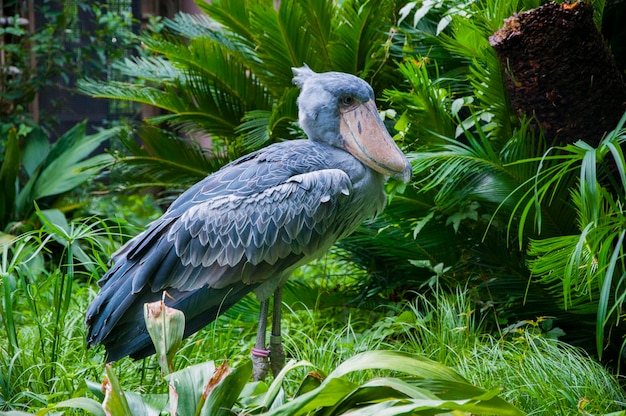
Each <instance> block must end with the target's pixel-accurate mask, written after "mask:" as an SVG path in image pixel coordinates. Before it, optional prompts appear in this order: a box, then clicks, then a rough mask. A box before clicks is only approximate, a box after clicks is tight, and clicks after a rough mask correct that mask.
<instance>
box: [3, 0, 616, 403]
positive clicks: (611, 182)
mask: <svg viewBox="0 0 626 416" xmlns="http://www.w3.org/2000/svg"><path fill="white" fill-rule="evenodd" d="M199 5H200V7H201V8H202V9H203V10H204V11H205V12H206V13H207V16H210V17H207V16H204V15H198V16H190V15H185V14H179V15H177V16H176V17H174V18H173V19H164V20H163V21H161V22H160V24H159V26H158V27H159V28H162V29H161V30H160V31H158V32H150V33H145V34H143V35H141V36H140V37H139V39H138V40H140V41H141V42H142V44H143V45H145V47H146V52H145V54H144V53H142V54H139V55H138V56H136V57H133V58H125V59H123V60H121V61H118V62H117V63H116V64H115V68H116V70H117V71H119V74H121V76H122V78H123V79H124V81H115V80H113V81H111V80H109V81H101V80H94V79H87V80H85V81H83V82H82V83H81V84H80V88H81V89H82V91H83V92H85V93H88V94H91V95H94V96H98V97H105V98H113V99H117V100H130V101H133V102H137V103H141V104H149V105H151V106H154V107H156V108H158V109H159V111H160V112H159V113H158V114H157V115H155V116H153V117H151V118H149V119H147V120H146V121H145V122H142V123H138V124H136V125H132V126H130V128H128V129H127V128H118V129H115V130H112V131H108V132H100V133H96V134H95V135H86V134H85V131H84V126H83V125H79V126H77V127H76V128H75V129H73V130H72V131H70V132H69V133H67V135H66V136H63V137H62V138H61V139H60V140H59V141H58V142H57V143H55V144H54V145H52V146H50V145H47V143H48V142H47V138H46V137H44V136H41V137H39V136H37V135H36V134H34V133H33V131H34V130H28V128H27V126H24V125H22V126H21V127H20V125H17V124H15V125H14V124H11V125H10V126H8V125H7V126H8V127H7V128H6V133H7V135H6V142H5V143H6V145H5V148H4V156H3V159H2V160H3V163H2V165H1V167H0V189H1V190H3V192H4V193H3V195H5V197H4V196H3V198H2V199H0V223H1V224H2V227H3V229H4V231H5V232H6V231H9V232H11V233H12V235H10V236H6V235H5V236H4V239H3V241H2V242H0V278H1V280H0V289H1V291H0V294H1V302H0V339H6V340H7V343H2V344H0V411H1V410H7V411H8V410H26V409H39V413H40V414H45V413H47V412H58V411H63V410H67V411H73V410H71V409H74V410H75V411H81V410H82V411H86V412H88V413H93V414H104V413H103V410H102V406H101V404H102V403H103V402H104V406H105V407H107V406H108V409H109V410H111V411H112V412H113V414H131V413H133V412H134V413H135V414H140V413H141V414H157V415H158V414H161V413H163V412H171V411H172V406H175V403H178V406H179V407H178V409H179V410H180V411H181V414H183V413H184V412H189V413H193V414H213V413H210V412H211V410H210V409H217V408H220V409H221V410H223V411H224V412H225V414H228V413H232V412H239V413H246V414H320V415H321V414H342V413H346V412H351V413H349V414H371V413H372V412H379V411H380V412H381V413H382V414H437V413H450V412H457V413H458V412H462V413H461V414H469V413H471V414H481V412H482V413H483V414H484V413H490V412H491V413H498V414H519V413H520V411H518V410H517V409H516V408H514V407H513V406H516V407H517V408H519V409H521V411H525V412H528V413H532V414H546V415H548V414H549V415H554V414H562V415H569V414H574V413H581V414H611V412H614V414H623V412H622V413H618V412H619V411H620V410H623V404H624V403H625V402H626V397H625V396H624V393H623V391H622V389H621V387H620V386H619V384H618V383H617V381H616V379H615V378H614V377H613V376H612V375H611V374H609V372H607V370H605V369H604V368H602V367H601V366H600V365H599V364H598V363H597V362H596V361H595V360H594V359H593V358H590V356H589V355H587V353H585V352H582V350H579V349H577V348H576V347H572V346H570V345H568V344H565V343H564V342H563V340H566V341H568V342H571V343H574V344H577V345H582V346H584V347H585V348H586V350H587V352H588V353H590V354H596V355H597V356H600V357H601V358H603V359H604V360H606V361H607V362H610V363H611V365H612V366H615V367H618V366H619V360H620V358H619V357H620V345H621V343H622V336H623V330H622V329H621V328H622V326H623V323H622V322H621V321H622V320H623V316H622V315H621V310H622V309H623V306H624V305H623V304H624V296H625V295H624V293H625V292H624V290H623V287H624V273H625V272H626V269H625V266H624V253H623V240H624V237H625V234H626V233H625V232H624V225H623V224H624V223H625V221H624V214H623V212H622V199H623V197H624V192H625V190H626V167H625V166H626V163H625V161H624V156H623V152H622V150H621V145H622V142H623V141H624V139H625V138H626V130H625V129H624V123H625V122H626V121H625V120H622V121H620V122H619V123H618V121H617V120H616V129H615V130H614V131H613V132H607V135H606V137H605V138H604V140H602V142H601V143H600V145H599V146H598V147H597V148H593V147H591V146H589V145H587V144H585V143H584V142H577V143H571V144H569V145H564V146H560V147H556V146H553V144H552V143H548V142H546V140H545V138H544V137H543V136H542V134H541V132H540V131H536V130H534V129H533V128H532V127H531V126H532V123H531V121H530V120H528V119H526V118H524V117H523V116H520V115H518V114H517V113H516V112H515V110H514V109H512V108H511V105H510V104H509V101H508V97H507V92H506V88H505V82H504V80H505V78H504V77H505V71H504V68H502V67H501V64H500V62H499V61H498V59H497V57H496V55H495V53H494V51H493V50H492V48H491V47H490V46H489V43H488V37H489V36H490V35H491V34H492V33H493V32H494V31H495V30H496V29H498V28H499V27H500V26H501V25H502V21H503V19H504V18H506V17H508V16H510V15H512V14H514V13H516V12H519V11H521V10H527V9H529V8H533V7H537V6H538V5H539V2H536V1H533V0H528V1H517V0H509V1H504V2H492V1H468V2H459V1H449V0H437V1H430V0H428V1H427V0H425V1H416V2H407V3H405V4H396V3H395V2H393V1H387V0H385V1H380V2H378V1H361V0H344V1H341V2H340V1H338V2H318V1H304V2H302V1H295V0H283V1H281V2H280V7H278V8H274V7H272V6H273V2H271V1H269V0H255V1H236V0H221V1H218V0H214V1H213V2H211V4H209V3H206V2H199ZM600 6H601V5H600ZM598 13H600V14H601V13H602V7H598V8H597V10H596V15H597V14H598ZM303 64H308V65H309V66H310V67H311V68H313V69H314V70H316V71H327V70H336V71H344V72H350V73H354V74H357V75H359V76H361V77H363V78H365V79H366V80H368V81H369V82H370V83H372V84H373V86H374V89H375V91H376V92H377V93H378V94H379V97H378V99H379V104H380V107H381V109H382V110H383V111H382V112H381V115H382V116H384V117H385V121H386V123H387V124H388V126H389V127H390V129H392V128H393V129H395V138H396V140H397V142H398V143H399V144H400V145H401V146H402V147H403V149H404V150H405V151H406V152H407V153H408V155H409V157H410V159H411V162H412V165H413V168H414V180H413V182H412V183H411V184H410V185H408V186H406V187H404V188H402V187H399V186H398V185H397V184H395V183H390V185H389V188H388V191H389V194H390V204H389V206H388V208H387V209H386V211H385V213H384V214H383V215H381V216H380V217H379V218H377V219H376V220H375V221H372V222H370V223H368V224H366V225H364V226H363V227H361V228H360V229H359V231H358V232H357V233H355V235H353V236H351V237H350V238H348V239H345V240H344V241H343V242H342V243H341V244H340V245H339V246H338V247H336V248H335V249H334V250H333V252H332V253H331V254H329V255H328V256H327V257H326V258H325V259H323V260H322V261H320V262H319V263H316V264H313V265H310V266H307V267H305V268H303V269H302V270H300V271H299V272H297V273H296V275H295V276H294V279H292V281H290V283H289V285H288V286H287V287H286V288H285V298H284V302H285V306H286V307H288V308H289V311H290V313H289V314H287V316H286V317H285V323H284V327H285V328H286V331H287V334H286V337H285V344H286V350H287V354H288V356H289V357H291V358H293V360H294V361H292V362H291V363H290V364H289V365H288V366H287V367H286V369H285V371H284V372H283V373H281V374H280V375H279V376H278V377H277V378H276V379H274V380H272V381H271V382H270V383H268V384H265V383H249V382H248V380H249V378H250V377H249V361H247V359H246V358H245V357H247V355H248V354H249V347H250V345H251V343H252V342H251V340H252V337H253V335H252V333H253V331H254V322H253V319H252V318H251V317H253V316H256V314H257V309H258V304H257V303H256V300H255V299H254V298H252V297H249V298H246V299H244V300H243V301H242V302H240V303H239V304H237V305H236V306H235V307H233V308H232V309H231V310H229V311H228V313H227V314H226V316H224V317H222V318H220V319H219V320H218V321H217V322H215V323H213V324H212V325H211V326H210V327H209V328H207V329H206V330H204V331H201V332H199V333H197V334H195V335H194V336H192V337H191V338H190V339H188V340H185V341H184V342H182V343H180V344H179V345H177V348H178V351H177V352H176V353H175V354H174V353H173V352H170V351H169V350H168V351H167V352H166V353H165V355H164V358H162V359H160V360H159V359H155V358H152V359H147V360H143V361H141V362H131V361H129V360H122V361H120V362H118V363H116V364H115V365H114V366H108V367H104V360H105V358H104V354H103V351H102V350H100V349H95V350H89V351H88V350H86V347H85V341H84V336H85V334H84V331H85V329H84V326H83V316H84V311H85V309H86V305H87V303H88V301H89V299H91V298H93V296H94V290H95V285H94V282H95V281H96V280H97V278H98V276H101V275H102V272H103V270H105V269H106V268H107V267H108V266H107V264H106V263H107V261H108V259H109V258H110V255H111V253H112V252H113V251H114V250H115V249H116V248H117V247H119V246H120V244H121V242H122V241H124V240H125V239H126V238H127V237H128V235H129V234H134V233H136V232H137V230H134V229H132V228H131V227H128V226H127V223H128V222H133V223H137V224H142V225H145V223H146V222H147V221H149V220H150V219H151V218H154V216H157V215H158V214H159V209H158V207H156V206H155V203H154V202H153V201H152V199H151V197H150V196H149V195H148V196H146V194H143V195H141V196H138V195H134V196H131V197H129V198H128V199H126V200H125V199H124V196H123V193H119V194H116V196H111V195H109V196H108V197H107V198H108V199H101V200H98V202H95V201H96V200H95V199H94V198H91V197H90V198H89V199H90V201H89V202H88V203H85V201H81V204H74V202H75V201H76V200H77V198H79V199H81V198H82V195H86V192H85V191H84V187H83V191H81V192H83V193H82V194H81V193H77V194H74V196H69V197H68V195H67V193H66V191H68V190H72V189H74V190H75V189H76V188H77V187H82V185H83V184H84V183H85V182H86V181H87V180H88V179H89V178H92V177H93V174H94V173H96V172H99V171H100V169H102V168H103V167H105V166H107V167H109V168H110V169H109V170H108V171H107V173H108V174H107V184H108V185H109V187H108V188H107V190H132V191H136V190H138V189H149V190H151V191H154V190H155V189H158V190H162V192H159V194H158V195H159V199H158V200H157V201H158V202H159V203H163V204H164V205H165V204H166V203H167V199H166V198H165V199H161V198H162V197H169V196H173V195H176V194H177V193H178V192H179V190H181V189H183V188H185V187H187V186H188V185H190V184H191V183H193V182H195V181H197V180H198V179H199V178H202V177H204V176H205V175H206V174H207V173H208V172H211V171H214V170H216V169H218V168H219V167H221V166H222V165H224V164H225V163H227V162H228V161H229V160H232V158H234V157H238V156H240V155H242V154H244V153H246V152H249V151H252V150H254V149H256V148H258V147H260V146H264V145H267V144H269V143H272V142H276V141H280V140H288V139H292V138H298V137H302V136H303V133H302V132H301V131H300V130H299V128H298V126H297V123H296V120H297V108H296V104H295V99H296V96H297V93H298V91H297V89H296V88H295V87H294V86H293V85H292V83H291V77H292V75H291V70H290V68H291V67H298V66H301V65H303ZM113 135H114V136H115V139H117V140H119V142H121V143H122V144H123V147H124V150H120V151H113V152H111V153H107V154H100V153H97V151H96V154H95V155H94V154H93V151H95V150H96V149H98V148H99V147H98V146H99V145H100V144H101V143H102V142H103V141H104V140H105V139H108V138H111V137H112V136H113ZM135 135H136V136H135ZM137 137H138V138H139V139H140V141H137V140H136V139H137ZM197 137H200V138H203V139H204V140H203V143H205V144H206V143H207V140H206V139H207V137H208V138H209V139H210V145H209V146H204V147H203V146H201V145H200V144H199V142H196V141H195V138H197ZM561 139H563V138H561ZM565 139H566V138H565ZM44 142H45V144H46V146H36V145H37V144H44ZM561 142H567V140H562V141H561ZM91 185H92V186H94V185H93V184H91ZM101 186H102V185H101ZM76 195H79V196H78V197H77V196H76ZM60 196H63V198H59V197H60ZM113 198H119V199H113ZM82 199H85V198H82ZM103 201H104V202H103ZM111 201H116V204H117V203H120V202H121V206H116V207H114V208H112V207H111V206H106V205H107V204H108V205H110V204H111ZM78 205H80V207H79V206H78ZM70 210H71V211H74V212H81V213H83V214H85V213H86V214H96V213H97V214H100V215H103V216H104V217H108V216H110V217H118V218H116V219H115V220H102V219H99V218H97V217H95V216H91V215H89V216H87V217H86V218H78V219H76V220H68V219H66V217H65V215H63V214H64V213H67V212H69V211H70ZM123 217H125V218H123ZM143 217H145V218H143ZM25 219H27V220H28V221H24V220H25ZM24 224H33V225H32V226H31V225H24ZM19 233H22V234H21V235H20V236H17V237H16V235H17V234H19ZM620 323H621V324H622V325H618V324H620ZM557 338H559V339H560V340H558V339H557ZM207 346H209V347H207ZM224 357H226V358H227V362H228V363H232V367H227V366H226V365H222V366H220V365H217V364H215V363H216V362H217V361H221V360H222V359H223V358H224ZM242 357H244V358H242ZM431 360H435V361H436V362H437V363H434V362H433V361H431ZM227 368H228V369H227ZM611 369H613V367H611ZM427 370H428V371H427ZM103 371H104V373H105V377H106V381H105V383H104V385H101V383H100V380H101V378H102V373H103ZM162 373H163V374H169V375H167V376H166V377H165V378H164V377H162ZM213 374H215V378H214V379H212V378H211V377H213ZM220 374H221V376H220ZM170 382H172V384H173V385H174V386H175V388H174V389H172V390H170V387H169V385H170ZM445 386H447V387H449V388H450V389H449V390H447V393H446V391H445V389H443V388H442V387H445ZM477 386H479V387H477ZM102 387H104V390H105V392H106V393H105V394H103V393H101V391H100V389H101V388H102ZM205 387H207V389H206V391H205ZM452 387H454V388H452ZM211 389H213V391H212V392H211V393H210V394H209V390H211ZM122 392H123V394H122ZM175 393H176V394H175ZM203 393H206V394H204V395H203ZM176 395H178V399H176V398H175V397H176ZM188 397H190V399H189V400H187V399H186V398H188ZM168 403H169V404H168ZM116 406H119V407H116ZM68 409H70V410H68ZM116 409H117V410H116ZM133 409H134V410H133ZM137 409H141V410H137ZM120 412H121V413H120ZM124 412H125V413H124ZM129 412H130V413H129ZM203 412H204V413H203ZM298 412H299V413H298ZM307 412H309V413H307ZM185 414H186V413H185ZM455 414H456V413H455Z"/></svg>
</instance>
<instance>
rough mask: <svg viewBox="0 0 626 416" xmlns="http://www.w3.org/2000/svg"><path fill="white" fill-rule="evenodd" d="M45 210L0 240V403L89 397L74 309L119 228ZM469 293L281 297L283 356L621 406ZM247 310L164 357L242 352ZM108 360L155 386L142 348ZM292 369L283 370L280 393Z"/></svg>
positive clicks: (601, 409)
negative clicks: (354, 360)
mask: <svg viewBox="0 0 626 416" xmlns="http://www.w3.org/2000/svg"><path fill="white" fill-rule="evenodd" d="M46 221H48V222H49V224H47V225H45V226H44V228H43V229H42V231H41V232H37V233H32V234H28V235H25V236H22V237H20V238H19V239H16V240H13V241H12V242H11V243H9V244H5V245H3V246H2V247H0V277H1V279H0V339H1V340H2V342H0V411H4V410H14V409H17V410H25V409H29V410H36V409H45V408H48V407H49V406H50V405H51V404H53V403H58V402H60V401H63V400H66V399H69V398H73V397H84V396H90V395H91V393H90V392H89V391H90V390H89V388H88V384H87V383H94V382H95V383H100V381H101V379H102V374H103V367H104V363H105V355H104V351H103V349H102V348H95V349H91V350H87V349H86V343H85V327H84V311H85V310H86V307H87V304H88V302H89V300H90V299H92V298H93V297H94V296H95V287H94V284H93V283H94V281H95V280H96V279H97V276H99V275H100V274H101V273H102V271H103V270H104V268H105V267H106V265H105V261H103V259H106V258H108V257H109V255H110V253H111V252H112V251H113V250H114V248H115V247H116V246H118V245H119V242H118V241H116V240H117V239H119V238H121V235H122V234H123V232H122V230H121V229H118V228H115V229H111V227H110V225H109V224H108V223H106V222H101V221H94V220H93V219H90V220H85V221H81V222H76V223H73V224H62V225H61V226H59V225H58V224H54V223H53V222H51V220H50V218H47V219H46ZM46 221H44V224H45V223H46ZM51 265H52V266H51ZM299 278H300V279H307V276H306V275H305V274H304V275H301V276H299ZM317 278H319V276H318V277H317ZM298 285H299V284H296V285H295V286H294V287H295V288H298V287H300V286H298ZM335 292H337V291H336V289H335ZM339 292H340V291H339ZM309 295H311V294H308V295H307V296H309ZM335 295H336V293H335V294H334V295H333V296H335ZM319 296H326V295H324V294H323V293H321V294H319ZM294 299H297V298H295V297H294ZM471 299H472V297H471V296H470V294H469V293H468V292H467V291H459V292H458V293H454V294H444V293H435V294H434V295H433V296H431V297H428V298H427V297H425V296H421V295H419V296H416V298H415V300H414V301H412V302H411V303H409V304H404V305H396V306H395V307H389V306H386V307H383V306H381V307H379V308H378V309H377V310H373V311H372V310H362V309H350V308H348V307H346V306H334V307H333V308H328V307H326V308H321V309H320V308H318V307H315V306H311V305H324V304H328V302H323V301H312V302H307V305H308V307H304V306H303V304H302V302H301V301H296V300H294V301H292V303H290V304H285V305H284V306H285V313H284V315H283V316H284V323H283V327H284V331H285V336H284V344H285V349H286V352H287V355H288V357H289V358H294V359H296V360H307V361H310V362H312V363H313V364H315V366H316V367H318V368H320V369H323V370H324V371H325V372H327V373H330V372H331V371H332V370H333V369H334V368H336V367H337V366H338V365H339V364H340V363H342V362H345V361H346V360H347V359H348V358H350V357H352V356H354V355H355V354H358V353H360V352H365V351H372V350H397V351H405V352H409V353H413V354H420V355H423V356H425V357H427V358H430V359H433V360H435V361H438V362H440V363H442V364H445V365H447V366H449V367H451V368H453V369H454V370H456V371H457V372H458V373H459V374H461V375H462V376H463V377H465V378H466V379H467V380H469V381H471V382H472V383H474V384H475V385H477V386H481V387H483V388H486V389H493V388H500V389H502V394H501V395H502V397H503V398H505V399H506V400H508V401H509V402H511V403H512V404H514V405H516V406H518V407H519V408H521V409H522V410H524V411H526V412H527V413H528V414H531V415H571V414H579V413H582V414H606V413H609V412H615V411H619V410H622V409H623V408H624V406H625V403H626V395H625V394H624V391H623V390H622V389H621V388H620V385H619V383H618V381H617V380H616V378H615V377H614V376H613V375H611V374H610V373H609V372H608V371H607V370H605V369H604V368H603V367H602V366H600V365H599V364H598V363H597V362H595V361H594V360H593V359H591V358H590V357H588V356H587V355H586V354H585V353H584V352H582V351H581V350H579V349H576V348H573V347H571V346H568V345H566V344H564V343H562V342H560V341H558V340H554V339H549V338H548V337H546V336H545V334H542V333H541V332H540V331H536V330H530V329H528V330H525V329H524V326H520V329H518V331H517V332H515V333H514V335H511V334H503V335H497V334H496V335H490V334H488V332H487V331H486V328H485V327H484V325H483V324H482V322H481V321H480V319H479V316H480V314H478V313H476V311H475V306H474V304H473V303H472V300H471ZM256 314H257V303H256V302H255V301H254V300H253V299H252V298H246V300H245V301H244V303H243V304H242V305H239V306H238V307H237V308H235V310H234V311H232V312H231V313H229V314H227V316H223V317H221V318H220V319H218V320H217V321H216V322H214V323H213V324H211V325H209V326H208V327H207V328H206V329H204V330H203V331H200V332H198V333H197V334H195V335H194V336H192V337H190V338H189V339H187V340H186V341H185V344H184V345H183V347H182V348H181V350H180V351H179V353H178V355H177V359H176V362H175V365H176V367H177V368H178V369H181V368H184V367H186V366H188V365H191V364H196V363H200V362H204V361H207V360H215V361H218V362H219V361H221V360H223V359H224V358H226V359H228V361H229V362H230V363H231V365H232V366H234V367H236V366H237V365H238V363H239V362H242V361H243V360H246V359H247V358H248V357H249V353H250V347H251V346H252V344H253V342H254V341H253V338H254V333H255V331H256ZM528 327H529V328H530V327H531V325H528ZM114 368H115V372H116V374H117V376H118V378H119V380H120V382H121V383H122V385H123V387H124V389H125V390H127V391H140V392H144V393H163V392H167V388H168V387H167V385H166V383H165V382H163V378H162V376H161V371H160V369H159V366H158V364H157V362H156V360H155V359H154V358H149V359H146V360H142V361H132V360H130V359H124V360H121V361H119V362H118V363H116V364H115V367H114ZM304 371H305V370H304V369H303V370H302V373H300V374H299V373H298V372H296V371H294V372H293V373H290V377H291V379H289V378H288V379H287V383H286V387H287V393H289V390H290V389H294V388H295V387H296V386H297V385H298V381H299V380H302V378H303V377H304ZM291 374H293V375H291ZM375 375H379V374H377V373H375V372H367V371H365V372H359V373H358V374H355V375H353V377H355V378H357V379H358V378H360V380H355V381H360V382H363V381H365V380H366V379H369V378H371V377H373V376H375Z"/></svg>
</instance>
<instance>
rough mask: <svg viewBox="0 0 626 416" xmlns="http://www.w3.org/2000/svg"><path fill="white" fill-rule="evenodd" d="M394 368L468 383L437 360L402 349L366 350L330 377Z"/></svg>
mask: <svg viewBox="0 0 626 416" xmlns="http://www.w3.org/2000/svg"><path fill="white" fill-rule="evenodd" d="M373 369H377V370H392V371H400V372H403V373H406V374H409V375H412V376H416V377H421V378H428V379H434V380H448V381H455V382H460V383H466V381H465V379H464V378H463V377H461V376H460V375H458V374H457V373H455V372H454V371H452V370H451V369H449V368H448V367H446V366H444V365H443V364H440V363H438V362H436V361H432V360H429V359H427V358H425V357H421V356H416V355H412V354H409V353H405V352H400V351H366V352H364V353H361V354H358V355H355V356H354V357H352V358H350V359H348V360H346V361H345V362H343V363H342V364H341V365H339V366H338V367H337V368H336V369H335V370H334V371H333V372H332V373H330V374H329V375H328V378H327V380H328V379H333V378H337V377H342V376H344V375H346V374H348V373H351V372H353V371H362V370H373Z"/></svg>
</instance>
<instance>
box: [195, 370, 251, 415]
mask: <svg viewBox="0 0 626 416" xmlns="http://www.w3.org/2000/svg"><path fill="white" fill-rule="evenodd" d="M251 376H252V361H250V360H246V361H245V362H244V363H243V364H242V365H240V366H239V367H237V368H235V369H234V370H232V372H231V373H230V374H228V375H227V376H226V377H225V378H224V379H223V380H222V381H221V382H220V383H219V384H218V385H217V386H215V388H214V389H213V390H212V391H211V393H210V394H209V397H208V398H207V401H206V403H205V404H204V406H203V407H202V411H201V413H200V415H201V416H214V415H215V416H227V415H231V414H232V411H231V409H232V407H233V405H234V404H235V402H236V401H237V398H238V397H239V395H240V393H241V391H242V390H243V388H244V387H245V385H246V383H247V382H248V380H250V377H251Z"/></svg>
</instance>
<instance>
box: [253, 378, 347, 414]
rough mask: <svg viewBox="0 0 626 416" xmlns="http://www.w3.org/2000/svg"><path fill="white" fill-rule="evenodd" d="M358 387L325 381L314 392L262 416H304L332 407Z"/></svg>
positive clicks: (340, 380)
mask: <svg viewBox="0 0 626 416" xmlns="http://www.w3.org/2000/svg"><path fill="white" fill-rule="evenodd" d="M357 387H358V385H356V384H354V383H351V382H349V381H347V380H344V379H342V378H333V379H327V380H326V381H324V383H322V385H321V386H320V387H318V388H316V389H315V390H312V391H310V392H308V393H305V394H303V395H301V396H299V397H296V398H295V399H293V400H291V401H288V402H287V403H285V404H284V405H282V406H280V407H278V408H275V409H272V410H270V411H269V412H266V413H263V416H298V415H306V414H309V412H311V411H313V410H315V409H317V408H318V407H326V406H334V405H335V404H336V403H337V402H339V401H340V400H341V399H342V398H343V397H344V396H345V395H347V394H349V393H351V392H352V391H354V390H355V389H356V388H357Z"/></svg>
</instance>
